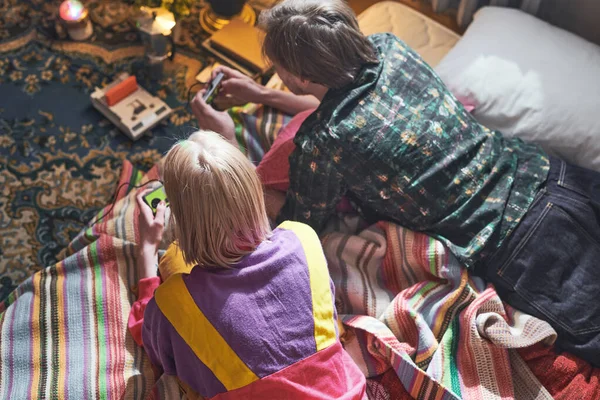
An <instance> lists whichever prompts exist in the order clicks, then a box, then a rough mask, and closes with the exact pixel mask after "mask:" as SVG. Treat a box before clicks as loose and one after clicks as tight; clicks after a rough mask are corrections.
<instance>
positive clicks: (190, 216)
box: [163, 131, 271, 267]
mask: <svg viewBox="0 0 600 400" xmlns="http://www.w3.org/2000/svg"><path fill="white" fill-rule="evenodd" d="M163 181H164V186H165V191H166V193H167V197H168V199H169V202H170V204H171V221H170V226H172V227H173V232H174V234H175V239H177V242H178V244H179V247H180V248H181V250H182V252H183V258H184V259H185V262H186V263H188V264H196V265H201V266H220V267H229V266H231V265H232V264H234V263H236V262H237V261H239V260H240V258H242V257H243V256H244V255H245V254H248V253H250V252H252V251H253V250H254V249H255V248H256V246H258V245H259V244H260V243H261V242H263V241H264V240H265V239H267V238H268V237H269V236H270V234H271V227H270V224H269V220H268V218H267V212H266V210H265V202H264V195H263V189H262V185H261V182H260V179H259V178H258V175H257V174H256V171H255V168H254V166H253V165H252V163H251V162H250V161H249V160H248V159H247V158H246V157H245V156H244V155H243V154H242V152H240V151H239V150H238V149H237V148H235V147H234V146H233V145H231V144H230V143H229V142H227V141H226V140H225V139H223V137H222V136H221V135H219V134H217V133H215V132H211V131H199V132H196V133H194V134H193V135H191V136H190V138H189V139H188V140H183V141H181V142H179V143H177V144H175V145H174V146H173V147H172V148H171V150H169V153H168V154H167V156H166V158H165V161H164V166H163Z"/></svg>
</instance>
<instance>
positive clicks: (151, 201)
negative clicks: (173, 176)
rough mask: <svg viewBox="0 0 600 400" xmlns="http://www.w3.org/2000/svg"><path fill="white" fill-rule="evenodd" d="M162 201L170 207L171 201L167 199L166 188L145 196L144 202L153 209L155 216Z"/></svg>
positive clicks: (160, 188) (157, 189) (155, 190)
mask: <svg viewBox="0 0 600 400" xmlns="http://www.w3.org/2000/svg"><path fill="white" fill-rule="evenodd" d="M161 201H164V202H165V203H167V207H168V206H169V199H167V193H166V192H165V187H164V186H161V187H159V188H156V189H154V190H153V191H151V192H150V193H148V194H147V195H145V196H144V202H146V204H148V206H149V207H150V208H151V209H152V214H154V215H155V216H156V207H158V204H159V203H160V202H161Z"/></svg>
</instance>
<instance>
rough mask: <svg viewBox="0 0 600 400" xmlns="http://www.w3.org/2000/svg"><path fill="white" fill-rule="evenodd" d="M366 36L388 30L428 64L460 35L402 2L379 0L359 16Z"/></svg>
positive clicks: (432, 63) (442, 53)
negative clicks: (379, 0) (380, 0)
mask: <svg viewBox="0 0 600 400" xmlns="http://www.w3.org/2000/svg"><path fill="white" fill-rule="evenodd" d="M358 23H359V25H360V28H361V30H362V31H363V33H365V34H366V35H372V34H374V33H383V32H391V33H393V34H394V35H396V36H398V37H399V38H400V39H402V40H403V41H404V42H405V43H406V44H408V45H409V46H410V47H412V48H413V49H414V50H416V51H417V52H418V53H419V54H420V55H421V57H423V59H424V60H425V61H426V62H427V63H428V64H429V65H431V66H435V65H437V64H438V63H439V62H440V60H441V59H442V58H443V57H444V56H445V55H446V53H448V51H450V49H451V48H452V47H454V45H455V44H456V42H457V41H458V39H460V36H459V35H458V34H457V33H455V32H453V31H451V30H450V29H448V28H446V27H444V26H442V25H440V24H439V23H437V22H435V21H433V20H431V19H429V18H427V17H426V16H425V15H423V14H421V13H419V12H418V11H416V10H413V9H412V8H410V7H408V6H405V5H404V4H401V3H397V2H395V1H382V2H380V3H376V4H374V5H372V6H371V7H369V8H368V9H366V10H365V11H364V12H363V13H361V14H360V15H359V16H358Z"/></svg>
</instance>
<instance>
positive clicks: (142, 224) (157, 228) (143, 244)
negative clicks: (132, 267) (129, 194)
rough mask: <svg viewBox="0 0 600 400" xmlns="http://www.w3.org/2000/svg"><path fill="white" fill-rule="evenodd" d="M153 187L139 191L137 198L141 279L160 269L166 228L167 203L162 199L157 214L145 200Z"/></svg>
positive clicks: (153, 274) (154, 273)
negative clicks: (159, 252)
mask: <svg viewBox="0 0 600 400" xmlns="http://www.w3.org/2000/svg"><path fill="white" fill-rule="evenodd" d="M152 190H153V189H152V188H150V189H146V190H143V191H141V192H140V193H138V195H137V196H136V200H137V203H138V207H139V208H140V215H139V223H138V231H139V234H140V242H139V247H138V260H137V265H138V276H139V279H144V278H150V277H153V276H156V273H157V270H158V246H159V245H160V242H161V240H162V236H163V231H164V228H165V211H166V208H167V206H166V204H165V202H164V201H161V202H160V203H159V204H158V206H157V207H156V216H154V215H152V209H151V208H150V206H149V205H148V204H146V203H145V202H144V196H145V195H147V194H148V193H150V192H151V191H152Z"/></svg>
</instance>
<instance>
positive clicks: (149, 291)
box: [127, 189, 166, 346]
mask: <svg viewBox="0 0 600 400" xmlns="http://www.w3.org/2000/svg"><path fill="white" fill-rule="evenodd" d="M150 191H152V189H147V190H144V191H142V192H140V193H139V194H138V195H137V196H136V200H137V203H138V207H139V211H140V213H139V219H138V226H137V228H138V232H139V243H138V247H137V268H138V277H139V281H138V285H137V292H138V293H137V297H138V298H137V301H135V303H133V305H132V306H131V311H130V312H129V319H128V321H127V327H128V328H129V332H130V333H131V335H132V336H133V339H134V340H135V342H136V343H137V344H138V345H140V346H143V345H144V344H143V341H142V326H143V324H144V312H145V310H146V306H147V305H148V302H149V301H150V300H151V299H152V296H153V295H154V290H155V289H156V288H157V287H158V286H159V285H160V278H159V277H158V276H157V270H158V246H159V244H160V241H161V240H162V234H163V230H164V222H165V210H166V205H165V203H164V202H161V203H160V204H159V205H158V207H157V208H156V216H153V215H152V211H151V209H150V207H149V206H148V205H147V204H146V203H145V202H144V199H143V197H144V195H146V194H147V193H149V192H150Z"/></svg>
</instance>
